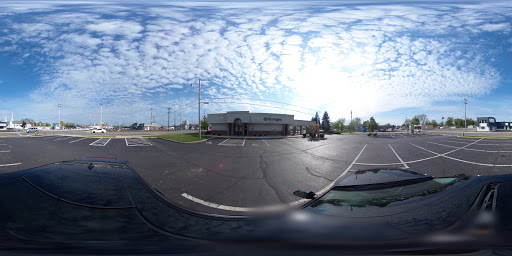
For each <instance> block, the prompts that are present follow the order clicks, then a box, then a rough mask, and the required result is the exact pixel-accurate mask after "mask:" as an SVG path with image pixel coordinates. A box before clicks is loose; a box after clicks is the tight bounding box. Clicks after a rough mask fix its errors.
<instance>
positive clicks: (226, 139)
mask: <svg viewBox="0 0 512 256" xmlns="http://www.w3.org/2000/svg"><path fill="white" fill-rule="evenodd" d="M228 140H229V139H226V140H224V141H223V142H221V143H219V145H222V143H224V142H226V141H228Z"/></svg>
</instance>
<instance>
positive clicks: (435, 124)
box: [430, 119, 438, 127]
mask: <svg viewBox="0 0 512 256" xmlns="http://www.w3.org/2000/svg"><path fill="white" fill-rule="evenodd" d="M430 124H431V125H432V126H434V127H436V126H438V124H437V121H436V120H435V119H433V120H432V121H431V122H430Z"/></svg>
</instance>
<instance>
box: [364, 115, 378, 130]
mask: <svg viewBox="0 0 512 256" xmlns="http://www.w3.org/2000/svg"><path fill="white" fill-rule="evenodd" d="M366 129H367V130H368V131H369V132H373V131H375V130H378V129H379V124H378V123H377V122H375V118H373V116H372V117H370V120H368V122H367V123H366Z"/></svg>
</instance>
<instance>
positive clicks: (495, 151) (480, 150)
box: [429, 142, 512, 153]
mask: <svg viewBox="0 0 512 256" xmlns="http://www.w3.org/2000/svg"><path fill="white" fill-rule="evenodd" d="M429 143H431V144H435V145H439V146H444V147H450V148H457V147H454V146H450V145H444V144H440V143H435V142H429ZM475 145H481V144H475ZM464 150H471V151H478V152H487V153H511V152H512V151H510V150H483V149H474V148H464Z"/></svg>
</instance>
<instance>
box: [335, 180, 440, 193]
mask: <svg viewBox="0 0 512 256" xmlns="http://www.w3.org/2000/svg"><path fill="white" fill-rule="evenodd" d="M433 179H434V178H433V177H422V178H417V179H410V180H401V181H391V182H384V183H375V184H364V185H348V186H336V187H334V188H332V190H336V191H353V190H379V189H386V188H393V187H401V186H407V185H413V184H417V183H421V182H425V181H429V180H433Z"/></svg>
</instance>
